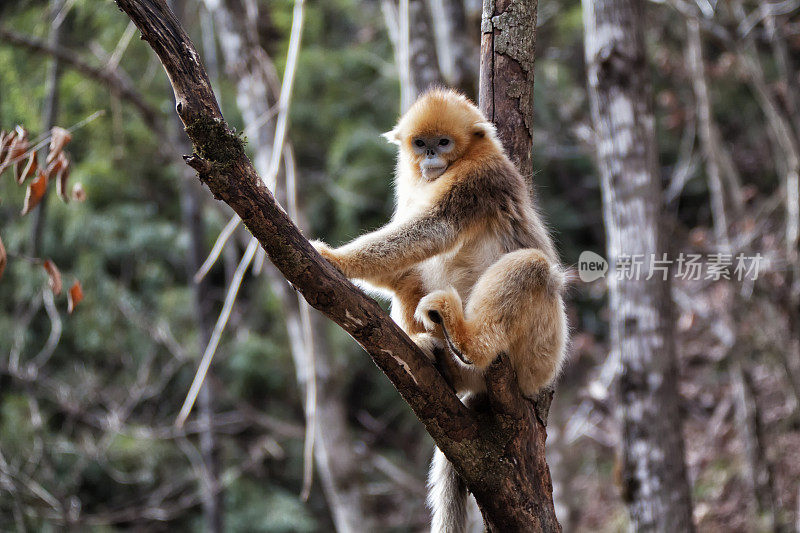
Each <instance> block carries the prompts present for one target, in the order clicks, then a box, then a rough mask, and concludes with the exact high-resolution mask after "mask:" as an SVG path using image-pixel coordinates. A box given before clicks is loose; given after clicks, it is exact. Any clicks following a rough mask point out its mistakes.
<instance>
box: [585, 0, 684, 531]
mask: <svg viewBox="0 0 800 533" xmlns="http://www.w3.org/2000/svg"><path fill="white" fill-rule="evenodd" d="M583 9H584V25H585V39H586V42H585V53H586V65H587V71H588V72H587V75H588V85H589V93H590V99H591V107H592V116H593V121H594V128H595V136H596V137H595V138H596V150H597V162H598V167H599V171H600V176H601V180H602V192H603V214H604V218H605V225H606V235H607V249H608V258H609V261H610V262H611V263H612V264H616V262H617V259H618V258H620V257H621V256H623V255H625V256H633V255H635V254H641V255H642V256H643V258H644V259H645V264H644V266H643V267H642V272H644V273H646V272H647V264H648V260H649V258H650V254H655V255H656V257H657V258H658V259H660V258H661V254H662V253H664V252H666V250H667V246H666V243H665V235H664V232H663V230H662V228H663V220H662V214H661V205H662V201H661V187H660V178H659V174H658V166H657V153H658V152H657V146H656V139H655V126H654V122H655V120H654V115H653V110H652V94H651V88H650V85H649V79H648V75H647V62H646V60H645V49H644V38H643V34H644V31H643V30H644V28H643V21H644V19H643V13H642V9H643V6H642V2H638V1H637V0H583ZM646 277H647V276H646V275H642V276H639V277H638V279H636V278H634V279H624V278H623V277H622V276H618V275H617V274H615V273H614V271H613V270H612V273H611V275H609V277H608V280H609V281H608V283H609V292H610V307H611V317H612V319H611V324H610V327H611V342H612V350H618V352H619V354H620V360H621V368H620V370H619V372H620V373H619V379H618V390H617V400H618V413H619V418H620V423H621V429H622V450H621V454H620V455H621V472H622V484H623V487H622V492H623V497H624V499H625V501H626V503H627V505H628V509H629V511H630V516H631V526H632V529H633V530H635V531H663V532H672V531H693V529H694V526H693V524H692V506H691V499H690V492H689V484H688V482H687V477H686V467H685V464H684V449H683V436H682V433H681V419H680V415H679V412H678V404H679V396H678V394H677V390H676V379H677V370H676V356H675V345H674V335H673V325H672V302H671V297H670V284H669V280H668V279H667V280H663V279H662V277H661V276H660V275H656V276H653V277H652V278H651V279H649V280H647V279H646ZM621 278H622V279H621Z"/></svg>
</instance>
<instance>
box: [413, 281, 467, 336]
mask: <svg viewBox="0 0 800 533" xmlns="http://www.w3.org/2000/svg"><path fill="white" fill-rule="evenodd" d="M455 311H458V312H459V313H460V312H461V297H460V296H459V295H458V293H457V292H456V291H455V289H453V288H452V287H451V288H450V289H448V290H446V291H434V292H432V293H430V294H428V295H427V296H425V297H423V298H422V299H421V300H420V301H419V303H418V304H417V309H416V311H415V312H414V318H416V319H417V320H418V321H419V322H420V323H421V324H422V325H423V326H424V327H425V329H426V330H428V331H434V330H435V329H436V326H437V325H441V326H443V327H445V324H444V322H445V318H448V319H449V318H450V317H452V316H453V315H454V312H455ZM448 322H449V320H448Z"/></svg>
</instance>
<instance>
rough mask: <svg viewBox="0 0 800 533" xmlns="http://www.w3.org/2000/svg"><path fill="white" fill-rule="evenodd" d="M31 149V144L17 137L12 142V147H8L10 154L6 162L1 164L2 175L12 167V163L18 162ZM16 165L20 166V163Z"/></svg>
mask: <svg viewBox="0 0 800 533" xmlns="http://www.w3.org/2000/svg"><path fill="white" fill-rule="evenodd" d="M29 147H30V143H29V142H28V140H27V139H20V138H19V137H16V136H15V137H14V139H12V141H11V146H9V147H8V153H7V154H6V158H5V160H4V161H3V162H2V163H0V174H2V173H3V172H4V171H5V170H6V169H7V168H8V167H10V166H11V163H14V162H16V160H17V159H19V158H21V157H22V156H23V155H25V152H27V151H28V148H29ZM16 163H17V164H19V162H16Z"/></svg>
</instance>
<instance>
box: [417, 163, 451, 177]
mask: <svg viewBox="0 0 800 533" xmlns="http://www.w3.org/2000/svg"><path fill="white" fill-rule="evenodd" d="M445 170H447V165H439V166H427V165H424V164H423V165H422V177H424V178H425V179H426V180H433V179H436V178H438V177H439V176H441V175H442V174H444V171H445Z"/></svg>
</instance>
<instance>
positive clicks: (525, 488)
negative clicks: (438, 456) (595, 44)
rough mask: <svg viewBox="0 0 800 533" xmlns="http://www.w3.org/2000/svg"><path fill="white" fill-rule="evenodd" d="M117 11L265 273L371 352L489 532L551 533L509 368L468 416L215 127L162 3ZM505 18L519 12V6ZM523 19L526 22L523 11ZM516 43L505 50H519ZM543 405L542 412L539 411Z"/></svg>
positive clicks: (213, 111)
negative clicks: (484, 408)
mask: <svg viewBox="0 0 800 533" xmlns="http://www.w3.org/2000/svg"><path fill="white" fill-rule="evenodd" d="M117 5H118V6H119V7H120V8H121V9H122V10H123V11H124V12H125V13H126V14H127V15H128V16H129V17H131V19H132V20H133V21H134V23H135V24H136V25H137V27H138V28H139V29H140V30H141V32H142V37H143V39H144V40H145V41H147V43H148V44H149V45H150V46H151V47H152V48H153V50H154V51H155V52H156V53H157V54H158V56H159V59H160V60H161V63H162V64H163V65H164V68H165V70H166V72H167V74H168V76H169V78H170V82H171V84H172V87H173V90H174V92H175V97H176V101H177V105H176V110H177V112H178V115H179V116H180V117H181V120H182V121H183V123H184V124H185V125H186V132H187V134H188V135H189V138H190V139H191V140H192V142H193V144H194V147H195V153H194V154H192V155H191V156H186V157H185V159H186V161H187V163H188V164H189V165H190V166H191V167H192V168H194V169H195V170H197V171H198V173H199V174H200V179H201V181H202V182H203V183H205V184H206V185H207V186H208V187H209V189H210V190H211V192H212V193H213V194H214V196H215V197H216V198H218V199H220V200H223V201H224V202H225V203H227V204H228V205H230V206H231V207H232V208H233V209H234V211H235V212H236V213H237V214H238V215H239V216H240V217H241V218H242V221H243V222H244V224H245V225H246V226H247V228H248V229H249V230H250V232H251V233H252V234H253V236H254V237H256V238H257V239H258V241H259V242H260V243H261V245H262V247H263V248H264V250H265V251H266V252H267V254H268V255H269V257H270V260H271V261H272V262H273V264H275V266H276V267H278V269H279V270H280V271H281V273H282V274H283V275H284V277H286V279H287V280H289V281H290V282H291V283H292V285H293V286H294V287H295V288H296V289H297V290H298V291H299V292H300V293H301V294H302V295H303V296H304V297H305V299H306V300H307V301H308V302H309V303H310V304H311V305H312V306H314V307H315V308H317V309H319V310H320V311H322V312H323V313H324V314H325V315H327V316H328V317H329V318H331V319H332V320H334V321H335V322H336V323H337V324H339V325H340V326H341V327H342V328H343V329H344V330H345V331H347V332H348V333H349V334H350V335H351V336H352V337H353V338H354V339H355V340H356V341H357V342H358V343H359V344H361V346H362V347H363V348H364V349H365V350H366V351H367V353H369V354H370V356H371V357H372V360H373V361H374V362H375V363H376V364H377V365H378V367H380V369H381V370H382V371H383V372H384V373H385V374H386V376H387V377H388V378H389V379H390V380H391V381H392V383H393V384H394V386H395V387H396V388H397V390H398V391H399V392H400V394H401V395H402V397H403V399H405V401H406V402H407V403H408V404H409V406H410V407H411V408H412V409H413V410H414V413H415V414H416V415H417V416H418V417H419V419H420V420H421V421H422V423H423V424H424V425H425V427H426V429H427V430H428V432H429V433H430V434H431V436H432V437H433V439H434V441H435V442H436V445H437V446H438V447H439V449H440V450H442V451H443V452H444V453H445V455H446V456H447V458H448V459H449V460H450V462H451V463H453V465H454V466H455V468H456V470H457V471H458V472H459V474H460V475H461V476H462V478H463V479H464V481H465V482H466V484H467V487H468V488H469V490H470V491H471V492H472V493H473V494H474V495H475V498H476V500H477V502H478V506H479V507H480V509H481V512H482V513H483V517H484V521H485V523H486V525H487V529H488V530H489V531H503V532H517V531H518V532H530V531H560V529H561V528H560V526H559V525H558V521H557V520H556V517H555V510H554V507H553V497H552V485H551V482H550V474H549V472H548V468H547V463H546V461H545V456H544V441H545V435H544V420H543V419H542V418H540V417H539V416H537V414H536V409H535V408H534V405H533V403H532V402H530V401H528V400H525V399H524V398H523V397H522V395H521V393H520V391H519V387H518V385H517V381H516V376H515V375H514V371H513V368H512V367H511V365H510V364H509V362H508V360H507V358H506V357H503V356H501V357H499V358H498V360H497V361H496V362H495V363H494V364H492V365H491V366H490V368H489V369H488V371H487V373H486V381H487V397H488V406H489V407H490V408H491V410H490V411H489V412H481V411H474V410H471V409H467V408H466V407H465V406H464V404H462V403H461V401H460V400H459V399H458V397H457V396H456V395H455V394H454V393H453V391H452V389H450V388H449V386H448V385H447V382H446V381H445V380H444V378H443V377H442V375H441V374H440V373H439V372H438V371H437V370H436V368H435V367H434V365H433V364H432V363H431V361H430V360H429V359H428V358H427V357H426V356H425V354H424V353H423V352H422V351H421V350H420V349H419V348H418V347H417V346H416V345H415V344H414V343H413V342H412V341H411V339H409V338H408V336H407V335H406V334H405V333H404V332H403V331H402V330H401V329H400V328H399V327H398V326H397V324H395V323H394V322H393V321H392V320H391V318H389V316H388V315H387V314H386V313H385V311H383V310H382V309H381V308H380V306H379V305H378V304H377V303H376V302H375V301H373V300H371V299H370V298H368V297H366V296H365V295H364V294H363V293H362V292H361V291H359V290H358V289H357V288H356V287H355V286H354V285H353V284H352V283H350V282H349V281H348V280H346V279H345V278H344V277H343V276H342V275H341V273H340V272H338V271H337V270H336V269H335V268H334V267H333V266H332V265H330V264H329V263H328V262H327V261H325V260H324V259H323V258H322V257H321V256H320V255H319V254H318V253H316V252H315V250H314V248H313V247H312V246H311V244H310V243H309V242H308V241H307V240H306V239H305V238H304V237H303V236H302V234H301V233H300V231H299V230H298V229H297V227H296V226H295V225H294V224H293V223H292V221H291V220H290V219H289V217H288V216H287V215H286V212H285V211H284V210H283V209H281V207H280V206H279V205H278V204H277V202H276V201H275V199H274V197H273V196H272V195H271V194H270V192H269V191H268V190H267V188H266V187H264V185H263V184H262V183H261V180H260V178H259V177H258V175H257V173H256V172H255V169H254V168H253V166H252V164H251V163H250V161H249V159H248V158H247V156H246V154H245V152H244V146H243V143H242V141H241V139H240V138H239V137H238V136H237V135H236V134H235V133H234V132H233V131H232V130H231V128H230V127H229V126H228V125H227V123H225V121H224V119H223V117H222V113H221V111H220V108H219V104H218V103H217V100H216V97H215V96H214V94H213V92H212V90H211V84H210V82H209V80H208V75H207V74H206V72H205V70H204V69H203V67H202V64H201V63H200V61H199V55H198V54H197V50H196V49H195V47H194V45H193V44H192V43H191V41H190V39H189V38H188V36H187V35H186V33H185V32H184V31H183V29H182V28H181V27H180V25H179V24H178V22H177V20H175V17H174V15H173V14H172V13H171V12H170V11H169V9H168V8H167V7H166V6H165V5H164V3H163V2H162V1H160V0H117ZM526 5H527V6H528V8H530V7H531V5H530V3H527V4H526ZM509 10H510V11H512V12H516V13H525V12H526V11H525V9H524V6H523V7H520V6H519V5H518V4H517V3H512V4H511V6H510V7H509ZM527 13H528V15H530V14H531V11H530V9H528V11H527ZM504 15H505V17H504ZM504 18H505V19H508V18H510V16H509V15H508V13H500V14H499V15H498V17H497V20H498V22H502V21H503V19H504ZM518 22H524V20H523V19H522V18H520V19H519V20H518ZM506 32H512V33H513V26H509V27H504V26H502V25H498V28H497V31H496V32H494V38H495V40H496V41H498V42H499V43H502V42H506V43H508V42H509V41H508V39H507V37H509V36H508V35H507V34H506ZM527 38H528V39H530V38H531V35H530V34H529V35H527ZM518 44H519V43H515V44H514V46H507V47H505V50H509V51H517V50H519V48H518V46H517V45H518ZM501 52H502V51H501ZM527 59H528V60H530V58H527ZM528 64H532V60H530V61H529V62H528ZM502 75H503V76H505V73H502ZM507 94H508V95H513V94H514V92H513V91H512V92H509V93H507ZM528 102H530V99H524V103H528ZM498 109H499V108H498ZM523 109H524V107H523ZM531 112H532V110H529V109H528V110H527V114H530V113H531ZM504 133H505V132H504ZM513 137H514V136H513V135H508V138H513ZM529 150H530V146H528V147H527V151H528V152H529ZM546 399H548V398H547V397H546V398H545V400H546ZM546 404H547V401H544V402H540V407H545V406H546ZM539 412H542V413H544V412H546V409H543V408H541V409H539Z"/></svg>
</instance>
